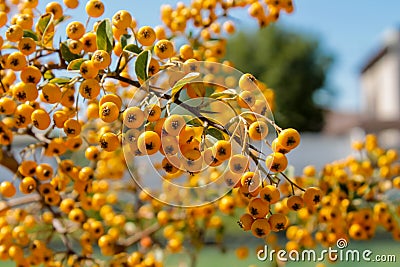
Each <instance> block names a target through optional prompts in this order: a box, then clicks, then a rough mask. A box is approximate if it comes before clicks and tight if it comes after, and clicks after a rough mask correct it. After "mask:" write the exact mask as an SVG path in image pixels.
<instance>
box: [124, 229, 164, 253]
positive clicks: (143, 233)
mask: <svg viewBox="0 0 400 267" xmlns="http://www.w3.org/2000/svg"><path fill="white" fill-rule="evenodd" d="M160 228H161V226H160V225H159V224H158V223H155V224H152V225H151V226H149V227H148V228H146V229H144V230H143V231H140V232H139V233H137V234H135V235H133V236H131V237H129V238H127V239H125V240H122V241H120V242H118V245H121V246H124V247H129V246H131V245H133V244H135V243H136V242H138V241H139V240H140V239H142V237H144V236H148V235H151V234H153V233H154V232H156V231H157V230H158V229H160Z"/></svg>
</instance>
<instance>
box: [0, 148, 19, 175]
mask: <svg viewBox="0 0 400 267" xmlns="http://www.w3.org/2000/svg"><path fill="white" fill-rule="evenodd" d="M1 152H2V154H3V156H2V157H1V159H0V165H2V166H4V167H6V168H7V169H9V170H10V171H11V172H12V173H17V171H18V166H19V163H18V161H17V160H16V159H15V157H14V155H13V154H12V153H11V152H9V151H5V150H4V149H3V150H2V151H1Z"/></svg>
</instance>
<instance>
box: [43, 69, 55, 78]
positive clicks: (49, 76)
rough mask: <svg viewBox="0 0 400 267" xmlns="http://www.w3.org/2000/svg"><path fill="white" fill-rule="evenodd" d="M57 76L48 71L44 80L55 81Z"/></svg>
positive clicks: (44, 75)
mask: <svg viewBox="0 0 400 267" xmlns="http://www.w3.org/2000/svg"><path fill="white" fill-rule="evenodd" d="M54 77H55V76H54V74H53V72H52V71H51V70H47V71H46V72H45V73H44V74H43V78H44V79H45V80H51V79H53V78H54Z"/></svg>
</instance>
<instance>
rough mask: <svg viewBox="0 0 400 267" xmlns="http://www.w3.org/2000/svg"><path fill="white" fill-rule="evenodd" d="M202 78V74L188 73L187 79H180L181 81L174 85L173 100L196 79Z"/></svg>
mask: <svg viewBox="0 0 400 267" xmlns="http://www.w3.org/2000/svg"><path fill="white" fill-rule="evenodd" d="M199 76H200V73H198V72H191V73H188V74H187V75H185V77H183V78H182V79H180V80H179V81H177V82H176V83H175V85H174V87H172V90H171V99H174V97H175V95H176V94H177V93H178V92H179V91H180V90H182V88H183V87H184V86H185V85H186V84H188V83H190V82H191V81H193V80H194V79H196V78H198V77H199Z"/></svg>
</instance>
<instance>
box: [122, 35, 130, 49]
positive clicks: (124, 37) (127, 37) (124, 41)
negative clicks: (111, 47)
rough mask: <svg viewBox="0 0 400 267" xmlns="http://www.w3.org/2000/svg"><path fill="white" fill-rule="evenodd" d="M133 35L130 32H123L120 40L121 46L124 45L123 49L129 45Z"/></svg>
mask: <svg viewBox="0 0 400 267" xmlns="http://www.w3.org/2000/svg"><path fill="white" fill-rule="evenodd" d="M131 37H132V35H130V34H123V35H121V38H120V41H121V47H122V49H124V48H125V46H127V45H128V42H129V41H130V39H131Z"/></svg>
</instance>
